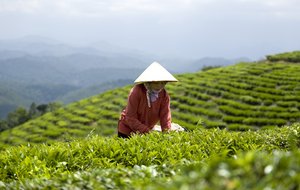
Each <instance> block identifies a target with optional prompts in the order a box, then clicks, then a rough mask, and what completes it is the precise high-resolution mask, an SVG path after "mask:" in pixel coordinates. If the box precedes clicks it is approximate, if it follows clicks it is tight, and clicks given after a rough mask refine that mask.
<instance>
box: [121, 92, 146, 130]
mask: <svg viewBox="0 0 300 190" xmlns="http://www.w3.org/2000/svg"><path fill="white" fill-rule="evenodd" d="M142 95H143V94H142V91H141V90H140V89H139V88H137V87H134V88H133V89H132V90H131V92H130V93H129V96H128V102H127V107H126V110H125V117H124V121H125V123H126V125H127V126H128V127H129V128H130V129H131V130H133V131H135V132H140V133H147V132H149V131H150V129H149V128H148V127H147V126H146V125H144V124H143V123H141V122H140V121H139V120H138V107H139V104H140V101H141V96H142Z"/></svg>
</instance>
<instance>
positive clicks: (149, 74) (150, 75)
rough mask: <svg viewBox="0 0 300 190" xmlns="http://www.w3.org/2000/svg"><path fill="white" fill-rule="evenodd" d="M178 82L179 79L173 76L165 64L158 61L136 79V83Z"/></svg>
mask: <svg viewBox="0 0 300 190" xmlns="http://www.w3.org/2000/svg"><path fill="white" fill-rule="evenodd" d="M155 81H166V82H177V81H178V80H177V79H176V78H175V77H173V75H172V74H171V73H169V72H168V71H167V70H166V69H165V68H164V67H163V66H161V65H160V64H159V63H158V62H153V63H152V64H151V65H150V66H149V67H147V69H145V71H144V72H143V73H142V74H141V75H140V76H139V77H138V78H137V79H136V80H135V81H134V83H135V84H139V83H144V82H155Z"/></svg>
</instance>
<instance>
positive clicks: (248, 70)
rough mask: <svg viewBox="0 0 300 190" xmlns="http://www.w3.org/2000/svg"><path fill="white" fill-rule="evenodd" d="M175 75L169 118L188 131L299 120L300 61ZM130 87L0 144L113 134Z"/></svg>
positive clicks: (18, 131)
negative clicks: (93, 134) (175, 80)
mask: <svg viewBox="0 0 300 190" xmlns="http://www.w3.org/2000/svg"><path fill="white" fill-rule="evenodd" d="M176 77H177V78H178V79H179V80H180V82H179V83H174V84H168V85H167V89H168V92H169V94H170V96H171V107H172V115H173V121H174V122H176V123H179V124H180V125H182V126H184V127H186V128H187V129H195V128H197V127H202V126H204V127H206V128H214V127H219V128H225V127H226V128H228V129H230V130H249V129H258V128H269V127H274V126H282V125H290V124H291V123H294V122H299V118H300V111H299V109H300V86H299V82H300V64H294V63H287V62H276V63H272V62H269V61H264V62H257V63H239V64H236V65H233V66H227V67H221V68H215V69H211V70H208V71H204V72H201V71H200V72H196V73H189V74H182V75H177V76H176ZM131 87H132V86H131V85H130V86H126V87H123V88H117V89H114V90H110V91H107V92H105V93H102V94H99V95H96V96H93V97H91V98H87V99H83V100H81V101H78V102H75V103H72V104H69V105H68V106H66V107H65V108H62V109H60V110H57V111H56V112H53V113H48V114H46V115H44V116H42V117H40V118H37V119H35V120H32V121H29V122H27V123H25V124H23V125H21V126H19V127H16V128H14V129H12V130H8V131H4V132H2V133H1V134H0V139H1V141H0V143H2V145H4V144H26V143H28V142H32V143H44V142H48V143H51V142H54V141H57V140H63V141H69V140H72V139H73V138H77V137H86V136H87V135H88V134H90V133H91V132H92V133H95V134H100V135H114V134H115V132H116V127H117V122H118V118H119V113H120V111H121V110H122V109H123V108H124V106H125V104H126V99H127V95H128V92H129V90H130V88H131ZM0 145H1V144H0Z"/></svg>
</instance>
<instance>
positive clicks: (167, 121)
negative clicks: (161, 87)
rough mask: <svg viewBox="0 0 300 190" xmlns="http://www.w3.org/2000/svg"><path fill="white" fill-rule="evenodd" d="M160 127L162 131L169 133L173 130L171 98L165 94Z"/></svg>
mask: <svg viewBox="0 0 300 190" xmlns="http://www.w3.org/2000/svg"><path fill="white" fill-rule="evenodd" d="M160 109H161V110H160V125H161V130H162V131H168V130H169V129H171V109H170V96H169V94H168V93H166V94H165V98H164V99H163V101H162V105H161V107H160Z"/></svg>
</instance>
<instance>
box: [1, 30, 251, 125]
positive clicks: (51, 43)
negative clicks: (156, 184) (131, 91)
mask: <svg viewBox="0 0 300 190" xmlns="http://www.w3.org/2000/svg"><path fill="white" fill-rule="evenodd" d="M241 60H243V61H249V59H247V58H238V59H232V60H229V59H225V58H209V57H207V58H199V59H198V60H184V59H180V58H178V59H177V58H162V57H156V56H154V55H148V54H146V53H143V52H139V51H138V50H128V49H125V48H121V47H118V46H115V45H111V44H109V43H107V42H95V43H93V44H90V45H88V46H75V45H69V44H64V43H61V42H59V41H56V40H53V39H49V38H44V37H37V36H27V37H24V38H21V39H14V40H1V41H0V89H1V92H0V119H1V118H4V117H5V116H6V115H7V113H9V112H11V111H12V110H14V109H16V108H17V107H19V106H22V107H28V106H29V105H30V104H31V103H32V102H35V103H38V104H40V103H47V102H52V101H61V102H63V103H69V102H71V101H75V100H79V99H82V98H84V97H88V96H91V95H94V93H95V92H97V93H100V92H102V91H105V90H108V89H111V88H113V87H117V86H121V85H125V83H124V82H125V81H126V84H130V83H132V81H133V80H134V79H135V78H136V77H137V76H138V75H139V74H140V73H141V72H142V71H143V70H144V69H145V68H146V67H147V66H148V65H149V64H150V63H152V62H153V61H159V62H160V63H161V64H162V65H163V66H165V67H166V68H167V69H168V70H169V71H170V72H172V73H185V72H193V71H197V70H200V69H201V68H203V67H205V66H216V65H217V66H225V65H230V64H233V63H236V62H239V61H241ZM97 89H98V90H97ZM71 97H72V98H71Z"/></svg>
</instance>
